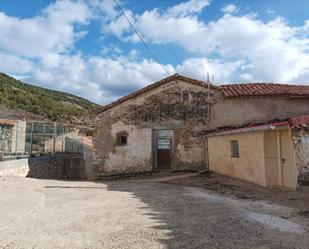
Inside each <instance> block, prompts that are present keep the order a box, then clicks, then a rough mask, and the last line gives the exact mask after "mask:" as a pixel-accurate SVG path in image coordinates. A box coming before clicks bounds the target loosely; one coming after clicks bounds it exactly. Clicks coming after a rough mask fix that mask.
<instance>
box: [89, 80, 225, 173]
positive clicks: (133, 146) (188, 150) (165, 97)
mask: <svg viewBox="0 0 309 249" xmlns="http://www.w3.org/2000/svg"><path fill="white" fill-rule="evenodd" d="M183 91H186V92H188V93H189V95H190V100H189V101H186V102H183V101H182V92H183ZM220 96H221V93H220V92H219V91H217V90H213V89H211V90H210V91H209V93H208V89H207V88H206V87H202V86H195V85H192V84H188V83H185V82H180V81H174V82H171V83H168V84H166V85H163V86H161V87H158V88H156V89H154V90H152V91H149V92H147V93H144V94H143V95H140V96H139V97H136V98H133V99H131V100H129V101H126V102H124V103H122V104H120V105H117V106H115V107H113V108H112V109H110V110H107V111H105V112H103V113H102V114H100V115H99V116H98V118H97V129H96V132H95V134H94V139H93V143H94V163H93V164H94V171H95V172H96V173H97V174H98V175H100V174H101V175H102V174H103V175H105V174H107V175H111V174H121V173H133V172H144V171H149V170H152V169H153V156H154V155H153V152H152V149H153V144H152V143H153V138H152V136H153V134H152V133H153V132H152V131H153V129H172V130H174V138H173V141H172V143H173V158H172V169H173V170H196V169H199V168H201V167H202V166H203V165H204V158H205V157H204V146H203V141H202V138H201V136H200V134H201V132H202V131H205V130H207V129H208V127H209V125H208V122H209V112H210V110H209V111H208V108H211V107H212V106H213V105H214V104H215V103H216V101H217V99H218V98H219V97H220ZM208 101H209V104H208ZM121 131H126V132H128V134H129V135H128V145H127V146H123V147H121V146H116V134H117V132H121Z"/></svg>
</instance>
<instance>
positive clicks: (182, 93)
mask: <svg viewBox="0 0 309 249" xmlns="http://www.w3.org/2000/svg"><path fill="white" fill-rule="evenodd" d="M184 96H186V98H184ZM181 101H182V102H188V101H190V93H189V92H188V91H182V92H181Z"/></svg>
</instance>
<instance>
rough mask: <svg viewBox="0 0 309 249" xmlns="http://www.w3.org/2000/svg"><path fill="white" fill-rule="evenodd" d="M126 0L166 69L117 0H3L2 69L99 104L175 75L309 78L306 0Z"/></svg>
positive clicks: (278, 79) (0, 0)
mask: <svg viewBox="0 0 309 249" xmlns="http://www.w3.org/2000/svg"><path fill="white" fill-rule="evenodd" d="M118 2H119V3H120V4H121V6H122V7H123V9H124V10H125V13H126V14H127V16H128V17H129V18H130V20H131V22H132V23H134V26H135V27H136V29H137V30H138V31H139V33H140V34H141V35H142V37H143V38H144V39H145V40H146V41H147V44H148V45H149V46H150V47H151V49H152V51H153V52H154V53H155V55H156V56H157V57H158V58H159V60H160V62H161V63H162V65H163V67H164V68H165V70H163V69H162V67H161V66H160V65H159V64H158V63H157V62H156V61H155V60H154V59H153V58H152V57H151V56H150V55H149V53H148V52H147V51H146V50H145V48H144V47H143V45H142V44H141V43H140V41H139V40H138V39H137V37H136V35H135V34H134V33H133V32H132V29H131V28H130V27H129V25H128V23H127V22H126V21H125V19H124V18H123V16H122V15H121V14H120V12H119V9H118V8H117V7H116V6H115V3H114V1H113V0H76V1H75V0H53V1H51V0H50V1H48V0H27V1H24V0H0V59H1V62H2V63H1V64H0V71H2V72H5V73H7V74H10V75H12V76H15V77H17V78H19V79H21V80H23V81H25V82H29V83H32V84H36V85H39V86H43V87H47V88H51V89H57V90H60V91H66V92H70V93H73V94H77V95H79V96H82V97H85V98H88V99H90V100H92V101H94V102H97V103H99V104H105V103H109V102H110V101H113V100H115V99H116V98H118V97H120V96H123V95H125V94H127V93H129V92H131V91H134V90H136V89H138V88H141V87H143V86H145V85H147V84H150V83H152V82H153V81H156V80H159V79H161V78H163V77H166V76H167V75H170V74H174V73H175V72H178V73H181V74H184V75H187V76H190V77H194V78H197V79H202V78H203V77H205V75H206V73H207V72H209V73H210V74H211V75H214V77H215V82H214V83H215V84H222V83H232V82H239V83H242V82H257V81H259V82H260V81H261V82H284V83H288V84H296V83H303V84H306V83H308V84H309V1H307V0H298V1H295V0H284V1H279V0H221V1H220V0H187V1H185V0H184V1H176V0H171V1H166V0H165V1H158V0H147V1H143V0H131V1H129V0H118ZM166 71H168V73H167V72H166Z"/></svg>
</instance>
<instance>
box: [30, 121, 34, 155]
mask: <svg viewBox="0 0 309 249" xmlns="http://www.w3.org/2000/svg"><path fill="white" fill-rule="evenodd" d="M32 142H33V122H32V123H31V132H30V145H29V156H31V155H32Z"/></svg>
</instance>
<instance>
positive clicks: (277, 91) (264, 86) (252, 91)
mask: <svg viewBox="0 0 309 249" xmlns="http://www.w3.org/2000/svg"><path fill="white" fill-rule="evenodd" d="M220 90H221V91H222V93H223V96H224V97H226V98H238V97H266V96H288V97H309V86H305V85H287V84H274V83H248V84H230V85H221V86H220Z"/></svg>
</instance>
